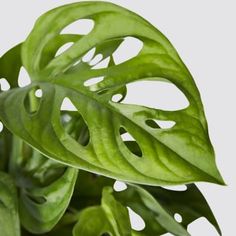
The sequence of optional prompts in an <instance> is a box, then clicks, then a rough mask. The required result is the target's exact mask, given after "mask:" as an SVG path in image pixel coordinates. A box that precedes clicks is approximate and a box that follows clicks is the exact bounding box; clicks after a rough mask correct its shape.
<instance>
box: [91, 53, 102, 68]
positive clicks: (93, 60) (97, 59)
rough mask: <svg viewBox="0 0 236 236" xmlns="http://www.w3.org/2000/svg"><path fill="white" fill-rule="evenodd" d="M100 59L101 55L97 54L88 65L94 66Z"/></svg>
mask: <svg viewBox="0 0 236 236" xmlns="http://www.w3.org/2000/svg"><path fill="white" fill-rule="evenodd" d="M102 59H103V55H102V54H98V55H96V56H95V57H94V58H93V59H92V60H91V61H90V62H89V65H90V66H95V65H96V64H98V63H99V62H101V60H102Z"/></svg>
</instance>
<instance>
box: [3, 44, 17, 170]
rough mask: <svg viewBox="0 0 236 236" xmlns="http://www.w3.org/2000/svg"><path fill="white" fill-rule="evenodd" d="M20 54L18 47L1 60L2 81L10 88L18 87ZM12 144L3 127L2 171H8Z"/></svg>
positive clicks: (8, 133) (10, 136)
mask: <svg viewBox="0 0 236 236" xmlns="http://www.w3.org/2000/svg"><path fill="white" fill-rule="evenodd" d="M20 52H21V45H18V46H16V47H14V48H12V49H11V50H9V51H8V52H7V53H6V54H4V56H2V57H1V58H0V79H4V80H5V81H6V83H8V86H9V87H10V88H16V87H18V81H17V79H18V74H19V71H20V68H21V65H22V63H21V54H20ZM2 92H3V90H2V86H1V83H0V93H2ZM0 122H1V119H0ZM1 125H2V123H1ZM11 142H12V135H11V133H10V132H9V131H8V130H7V129H6V127H4V126H3V127H2V128H1V130H0V171H1V170H3V171H5V170H6V169H7V163H8V160H9V156H10V153H11Z"/></svg>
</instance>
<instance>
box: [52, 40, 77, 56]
mask: <svg viewBox="0 0 236 236" xmlns="http://www.w3.org/2000/svg"><path fill="white" fill-rule="evenodd" d="M73 44H74V43H73V42H69V43H66V44H64V45H62V46H61V47H60V48H59V49H58V50H57V52H56V54H55V57H57V56H59V55H61V54H62V53H63V52H65V51H67V50H68V49H69V48H70V47H71V46H72V45H73Z"/></svg>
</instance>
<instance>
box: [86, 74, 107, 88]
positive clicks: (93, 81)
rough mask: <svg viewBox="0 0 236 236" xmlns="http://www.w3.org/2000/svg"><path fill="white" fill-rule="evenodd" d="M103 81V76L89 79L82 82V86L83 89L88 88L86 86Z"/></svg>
mask: <svg viewBox="0 0 236 236" xmlns="http://www.w3.org/2000/svg"><path fill="white" fill-rule="evenodd" d="M103 79H104V76H100V77H95V78H91V79H89V80H86V81H85V82H84V86H85V87H88V86H92V85H95V84H97V83H99V82H101V81H102V80H103Z"/></svg>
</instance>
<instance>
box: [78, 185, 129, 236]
mask: <svg viewBox="0 0 236 236" xmlns="http://www.w3.org/2000/svg"><path fill="white" fill-rule="evenodd" d="M106 233H107V234H109V235H111V236H131V226H130V221H129V215H128V210H127V208H125V207H124V206H122V205H121V204H120V203H119V202H117V201H116V200H115V199H114V197H113V196H112V189H111V188H110V187H107V188H104V190H103V196H102V203H101V206H95V207H89V208H87V209H85V210H83V211H82V212H81V215H80V217H79V220H78V223H77V224H76V225H75V227H74V229H73V236H82V235H86V236H100V235H102V234H106Z"/></svg>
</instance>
